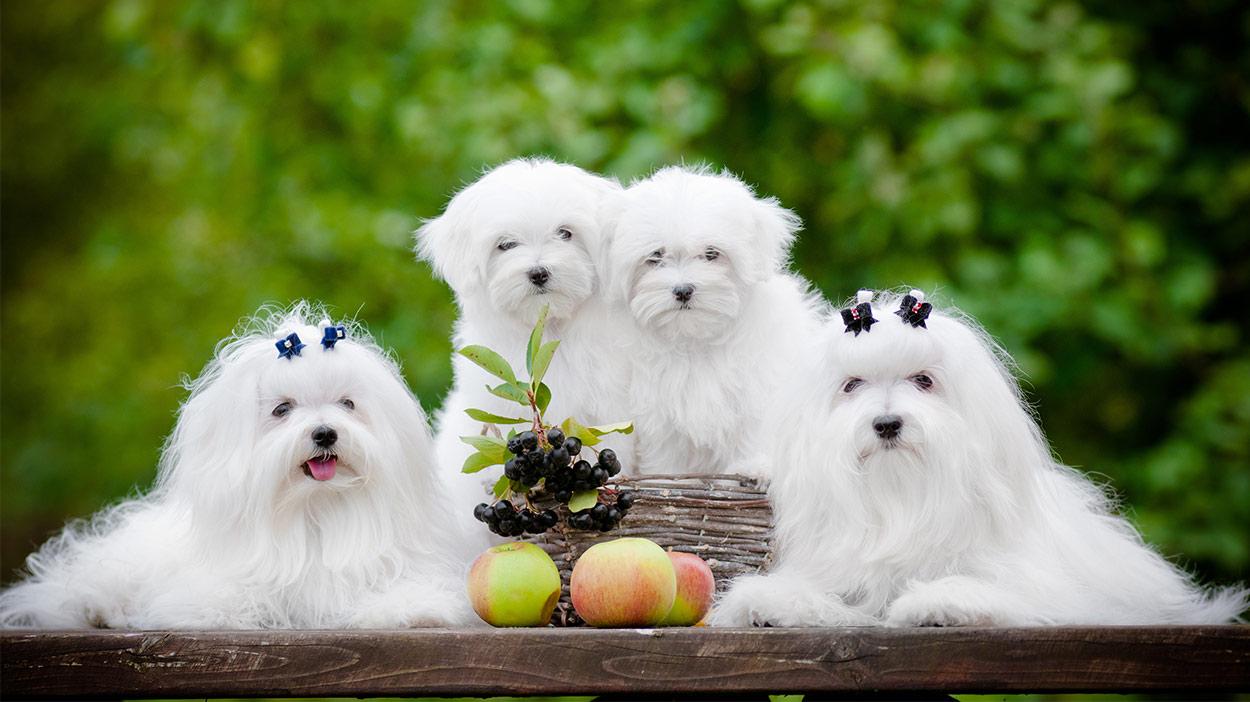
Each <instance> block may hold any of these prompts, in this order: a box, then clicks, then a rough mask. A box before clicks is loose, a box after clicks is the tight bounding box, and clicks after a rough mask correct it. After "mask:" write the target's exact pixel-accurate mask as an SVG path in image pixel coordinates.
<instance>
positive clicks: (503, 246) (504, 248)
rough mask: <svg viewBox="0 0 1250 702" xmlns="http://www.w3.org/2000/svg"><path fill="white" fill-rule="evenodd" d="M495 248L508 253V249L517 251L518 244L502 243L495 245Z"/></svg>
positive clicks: (513, 242)
mask: <svg viewBox="0 0 1250 702" xmlns="http://www.w3.org/2000/svg"><path fill="white" fill-rule="evenodd" d="M495 248H497V249H499V250H500V251H507V250H508V249H515V248H516V242H515V241H501V242H499V243H498V244H496V245H495Z"/></svg>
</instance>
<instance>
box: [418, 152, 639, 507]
mask: <svg viewBox="0 0 1250 702" xmlns="http://www.w3.org/2000/svg"><path fill="white" fill-rule="evenodd" d="M618 190H620V186H619V185H618V184H617V183H616V181H614V180H611V179H607V178H603V177H601V176H597V175H593V174H591V173H587V172H586V171H584V170H582V169H580V168H578V167H576V166H572V165H568V164H562V163H557V162H554V161H551V160H547V159H539V158H529V159H516V160H513V161H509V162H507V163H505V164H503V165H501V166H498V167H496V168H494V169H493V170H491V171H489V172H488V173H486V174H485V175H483V176H482V177H481V178H480V179H479V180H477V181H476V182H474V183H473V184H471V185H469V186H467V187H465V188H464V189H463V190H461V191H460V192H459V193H457V194H456V196H455V197H453V198H452V200H451V202H450V203H448V205H447V207H446V209H445V210H444V212H443V214H442V215H440V216H439V217H437V218H435V219H432V220H429V221H428V222H426V223H425V224H424V226H422V227H421V228H420V229H419V230H417V233H416V242H417V247H416V250H417V254H418V256H419V257H420V258H422V259H424V260H426V261H428V262H429V263H430V264H431V266H432V267H433V269H434V272H435V274H436V275H438V276H440V277H442V278H443V279H444V280H446V281H447V284H448V285H449V286H451V289H452V291H453V292H454V293H455V296H456V303H457V304H458V306H459V311H460V316H459V318H458V319H457V321H456V327H455V332H454V335H453V343H454V345H455V346H454V348H457V349H459V348H462V347H464V346H467V345H470V344H474V345H481V346H486V347H487V348H490V349H493V350H494V351H496V352H498V353H499V354H501V355H502V356H503V357H504V358H505V359H507V360H508V362H509V363H510V364H511V365H512V367H513V368H514V369H516V370H517V371H518V373H521V374H524V372H525V349H526V345H527V343H528V341H529V337H530V332H531V331H532V329H533V327H534V323H535V322H536V321H537V319H538V314H539V311H540V310H541V309H542V308H543V307H544V306H549V312H548V317H547V325H546V333H545V335H544V338H545V339H548V340H552V339H558V340H560V346H559V348H558V350H557V351H556V354H555V358H554V359H553V361H552V363H551V366H550V367H549V368H548V370H547V373H546V376H545V378H544V382H545V383H546V385H547V386H548V387H549V388H550V389H551V391H552V398H553V399H552V402H551V405H550V407H549V408H548V410H547V412H546V413H545V417H546V418H547V419H548V420H550V421H554V422H559V421H561V420H563V419H564V418H565V417H569V416H574V417H576V418H577V419H578V420H579V421H580V422H582V423H583V424H590V425H593V424H601V423H609V422H622V421H628V420H629V417H628V416H627V415H626V414H625V410H626V407H625V400H624V392H625V390H624V389H625V387H626V383H627V378H626V373H627V372H628V366H627V365H626V356H625V354H624V352H623V351H622V346H623V343H624V342H623V339H624V338H626V337H627V336H628V329H626V328H623V327H622V326H621V325H620V324H619V323H618V320H619V319H620V317H622V315H621V314H619V313H614V312H613V311H612V310H611V309H610V306H609V305H608V303H607V302H605V300H604V299H603V296H602V295H601V294H600V292H601V290H600V275H599V270H598V267H597V265H596V260H597V258H598V257H599V256H600V255H601V253H602V251H601V247H602V229H603V227H602V223H601V219H600V218H601V204H602V203H603V200H604V198H606V197H608V196H609V195H611V194H612V193H614V192H616V191H618ZM452 370H453V376H454V380H453V385H452V390H451V392H450V394H449V395H448V396H447V399H446V400H445V401H444V403H443V407H442V409H441V410H439V412H438V414H437V416H436V427H437V437H436V445H437V454H438V460H439V462H440V464H441V467H442V468H443V469H444V470H447V471H459V470H460V467H461V465H462V464H463V463H464V460H465V458H467V457H468V456H469V454H470V453H472V452H473V449H472V448H470V447H469V446H467V445H466V444H464V443H463V442H462V441H461V440H460V437H461V436H468V435H477V434H481V433H482V431H483V425H482V423H481V422H478V421H474V420H472V419H470V418H469V417H468V416H467V415H466V414H465V413H464V410H465V409H467V408H477V409H481V410H485V411H487V412H491V413H493V414H498V415H502V416H506V417H527V416H528V415H527V414H526V413H525V409H524V408H523V407H521V406H520V405H518V404H516V403H514V402H511V401H508V400H504V399H502V398H499V397H496V396H495V395H492V394H491V393H490V392H489V391H488V390H487V385H488V384H490V385H497V384H499V382H500V381H499V380H498V379H497V378H495V377H494V376H492V375H490V374H489V373H487V372H486V371H484V370H482V369H481V368H479V367H478V366H476V365H474V364H473V363H472V362H471V361H469V360H468V359H467V358H464V357H463V356H460V355H459V354H456V355H453V356H452ZM627 441H628V440H627V439H625V438H622V437H619V435H614V436H613V437H611V441H605V445H606V446H612V447H613V448H614V449H616V450H617V452H618V453H621V454H622V455H626V453H627V451H628V449H627V448H624V446H625V445H627ZM483 473H484V474H487V473H489V474H490V477H489V478H484V480H485V481H486V482H488V483H493V482H494V479H496V478H497V477H498V471H483ZM480 498H481V495H480V494H479V495H477V497H476V498H475V499H474V502H478V501H480ZM470 506H471V505H470Z"/></svg>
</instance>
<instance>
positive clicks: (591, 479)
mask: <svg viewBox="0 0 1250 702" xmlns="http://www.w3.org/2000/svg"><path fill="white" fill-rule="evenodd" d="M542 439H545V441H543V440H542ZM507 447H508V451H509V452H510V453H512V457H511V458H509V459H508V461H507V462H506V463H505V464H504V468H503V474H504V476H505V477H506V478H508V479H509V480H511V481H513V482H515V483H520V484H521V485H523V486H524V487H525V488H533V487H535V486H537V485H538V484H539V483H540V482H541V483H542V487H543V489H545V491H546V492H547V493H549V494H550V495H551V497H552V498H554V499H555V501H556V502H559V503H560V504H565V505H567V504H568V503H569V500H571V499H573V494H574V493H576V492H581V491H584V490H596V489H598V488H600V487H602V486H603V485H604V484H606V483H607V482H608V480H610V479H611V478H612V477H614V476H615V475H616V474H618V473H620V472H621V463H620V461H619V460H618V459H617V457H616V452H615V451H613V450H612V449H608V448H605V449H603V450H602V451H599V452H598V456H597V457H595V458H594V463H593V464H592V463H591V462H590V461H589V460H586V459H584V458H581V453H582V442H581V440H580V439H578V438H577V437H575V436H571V437H567V438H566V437H565V436H564V432H563V431H561V430H560V429H559V428H558V427H552V428H550V429H548V430H547V433H546V435H545V436H543V437H540V436H539V435H538V434H537V433H536V432H533V431H524V432H521V433H520V434H517V435H515V436H512V437H509V439H508V442H507ZM610 492H611V491H609V493H610ZM600 499H602V495H601V496H600ZM633 501H634V496H633V494H632V493H628V492H625V493H621V494H619V495H617V497H616V501H615V503H614V504H607V503H605V502H599V503H597V504H596V505H595V506H594V507H592V508H591V509H588V510H582V511H581V512H576V513H574V514H572V515H570V516H569V519H568V525H569V526H570V527H571V528H574V529H583V530H592V529H597V530H599V531H608V530H610V529H612V528H613V527H615V526H616V525H617V524H619V523H620V521H621V518H622V517H624V516H625V513H626V512H627V511H628V510H629V506H630V505H632V504H633ZM548 515H550V516H548ZM473 516H475V517H477V519H478V520H479V521H482V522H485V523H486V525H487V527H488V528H490V530H491V531H492V532H494V533H496V534H499V535H500V536H520V535H521V534H525V533H529V534H541V533H543V532H545V531H547V530H548V529H550V528H551V527H553V526H555V525H556V522H557V521H558V517H557V516H556V513H555V512H553V511H552V510H545V511H543V512H534V511H533V510H532V509H529V508H526V509H520V510H518V509H517V508H516V507H515V506H513V504H512V503H511V502H510V501H508V500H500V501H499V502H496V503H495V504H494V505H489V504H486V503H482V504H480V505H478V506H477V507H476V508H475V509H474V511H473Z"/></svg>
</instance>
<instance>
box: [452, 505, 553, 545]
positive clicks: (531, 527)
mask: <svg viewBox="0 0 1250 702" xmlns="http://www.w3.org/2000/svg"><path fill="white" fill-rule="evenodd" d="M473 516H474V517H477V520H478V521H479V522H485V523H486V528H488V529H490V530H491V533H494V534H499V535H500V536H520V535H521V534H541V533H543V532H545V531H547V530H548V529H550V528H551V527H553V526H555V525H556V522H557V521H559V517H558V516H556V513H555V511H554V510H550V509H547V510H543V511H542V512H535V511H534V510H532V509H529V508H517V507H516V506H514V505H513V504H512V502H510V501H509V500H500V501H498V502H496V503H495V504H493V505H488V504H486V503H485V502H483V503H482V504H480V505H478V506H477V507H474V508H473Z"/></svg>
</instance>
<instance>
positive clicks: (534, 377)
mask: <svg viewBox="0 0 1250 702" xmlns="http://www.w3.org/2000/svg"><path fill="white" fill-rule="evenodd" d="M559 345H560V342H559V341H558V340H557V341H548V342H547V343H545V344H543V345H542V346H541V347H540V348H539V349H538V352H537V353H535V354H534V365H533V367H532V368H530V385H535V384H537V383H541V382H542V381H543V376H545V375H546V374H547V366H550V365H551V357H552V356H554V355H555V354H556V347H557V346H559Z"/></svg>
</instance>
